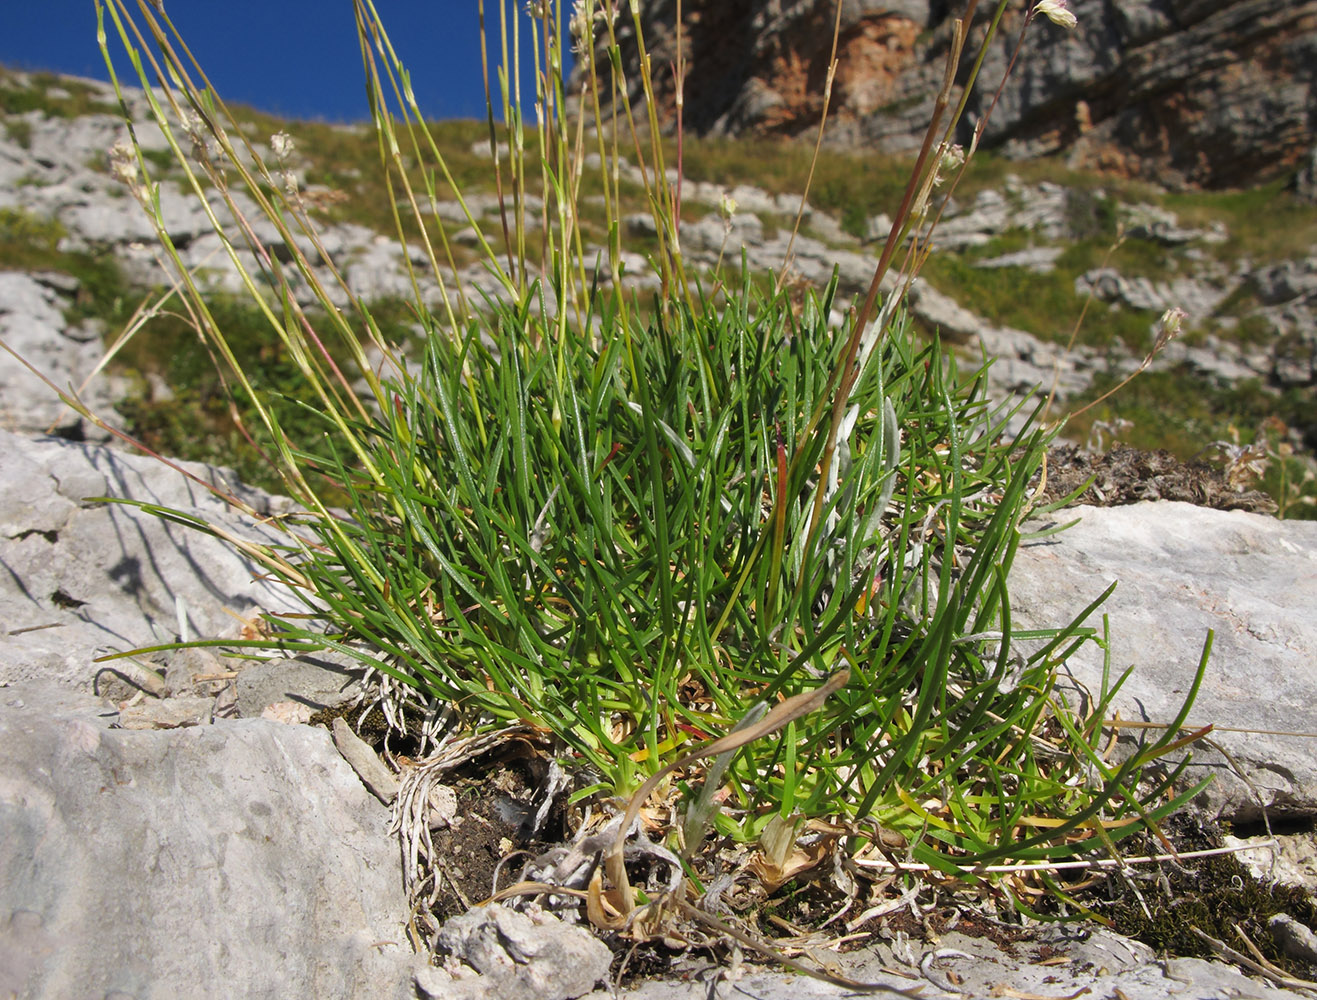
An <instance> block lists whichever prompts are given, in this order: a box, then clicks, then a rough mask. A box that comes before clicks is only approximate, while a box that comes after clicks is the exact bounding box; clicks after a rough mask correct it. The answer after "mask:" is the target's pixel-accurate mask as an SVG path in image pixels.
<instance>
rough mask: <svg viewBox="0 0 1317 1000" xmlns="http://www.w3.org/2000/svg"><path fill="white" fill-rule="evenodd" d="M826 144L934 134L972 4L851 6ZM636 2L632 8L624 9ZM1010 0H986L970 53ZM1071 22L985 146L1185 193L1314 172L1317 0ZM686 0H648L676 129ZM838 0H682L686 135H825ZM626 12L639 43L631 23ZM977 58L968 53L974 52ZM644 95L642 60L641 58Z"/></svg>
mask: <svg viewBox="0 0 1317 1000" xmlns="http://www.w3.org/2000/svg"><path fill="white" fill-rule="evenodd" d="M841 3H842V12H841V22H842V24H841V37H840V39H839V44H838V68H837V74H836V80H835V83H834V87H833V102H832V104H833V108H832V112H831V123H830V125H829V129H828V139H827V141H828V142H830V143H833V144H837V145H844V146H852V147H856V148H866V149H879V150H884V151H889V152H897V151H901V150H908V149H910V148H913V147H915V146H917V145H918V143H919V142H920V141H921V140H922V137H923V131H924V128H925V127H926V125H927V122H928V117H929V112H930V110H931V108H932V103H933V98H934V95H935V93H936V90H937V87H938V84H939V83H940V81H941V78H942V73H943V64H944V61H945V57H946V52H947V48H948V45H949V39H950V35H951V24H952V19H953V18H954V17H956V16H959V15H960V14H962V13H963V10H964V4H963V3H948V2H945V0H942V2H939V0H888V2H882V0H841ZM624 6H625V5H624ZM994 6H995V5H993V4H990V3H987V2H984V3H981V4H980V13H979V15H978V16H977V17H976V19H975V23H974V26H973V29H972V32H971V38H970V45H969V46H968V49H969V52H970V53H971V54H972V53H973V52H974V51H976V46H977V43H978V41H979V40H980V39H981V38H982V37H983V33H984V31H985V29H986V24H987V15H989V14H990V13H991V11H992V9H993V7H994ZM1071 8H1072V9H1073V10H1074V12H1075V14H1076V16H1077V17H1078V19H1079V26H1078V27H1077V28H1076V29H1075V30H1074V31H1071V32H1067V31H1065V30H1064V29H1062V28H1059V27H1057V26H1055V25H1053V24H1051V23H1050V22H1048V21H1047V20H1046V19H1044V18H1041V17H1040V18H1038V19H1036V20H1035V22H1034V23H1033V24H1032V25H1031V26H1030V28H1029V30H1028V32H1027V33H1026V36H1025V39H1024V43H1023V47H1022V49H1021V52H1020V57H1019V62H1018V63H1017V64H1016V67H1015V71H1014V73H1013V75H1012V77H1011V79H1010V80H1009V81H1008V82H1007V85H1006V88H1005V90H1004V91H1003V93H1002V95H1001V99H1000V101H999V103H998V105H997V107H996V108H995V109H994V110H993V112H992V117H991V119H990V121H989V124H988V127H987V130H986V132H985V136H984V145H985V146H986V147H990V148H997V149H999V150H1001V151H1003V152H1005V153H1006V154H1007V155H1011V156H1020V157H1026V156H1038V155H1048V154H1064V155H1065V156H1066V158H1067V160H1068V161H1069V162H1070V163H1072V164H1073V165H1076V166H1084V167H1097V168H1100V169H1103V170H1107V171H1112V172H1116V173H1119V174H1122V175H1128V176H1137V177H1143V178H1147V179H1150V180H1155V181H1158V182H1160V183H1163V184H1167V185H1169V186H1176V187H1179V186H1186V185H1196V186H1203V187H1233V186H1242V185H1249V184H1253V183H1256V182H1258V181H1259V180H1266V179H1270V178H1272V177H1275V176H1281V175H1283V174H1286V173H1290V174H1293V173H1294V172H1295V171H1297V170H1298V169H1299V168H1300V167H1302V166H1303V165H1304V164H1305V162H1306V160H1307V157H1308V154H1309V151H1310V150H1311V149H1312V147H1313V136H1314V131H1317V0H1071ZM675 15H676V2H675V0H649V2H646V3H644V4H642V14H641V18H642V25H643V28H644V31H645V37H646V41H647V45H648V48H649V51H650V54H651V60H652V61H651V65H652V66H653V67H655V77H656V79H655V90H656V97H657V100H658V103H659V106H660V117H661V120H663V121H664V122H665V125H666V126H667V127H669V128H671V127H673V126H674V125H675V100H674V97H675V90H676V88H675V79H674V77H673V70H672V66H673V65H674V63H675V57H676V38H677V33H676V24H675ZM835 16H836V7H834V6H833V3H832V2H831V0H684V2H683V5H682V18H683V22H684V23H683V25H682V39H683V54H684V57H685V62H686V70H687V72H686V82H685V105H684V123H685V127H686V128H687V129H688V130H689V131H691V132H694V133H696V134H715V135H740V134H754V135H780V136H798V135H810V136H812V135H813V133H814V130H815V129H816V128H817V126H818V121H819V116H820V114H821V113H822V108H823V89H824V86H823V85H824V80H825V78H826V74H827V64H828V56H829V52H830V50H831V43H832V27H833V20H834V17H835ZM628 20H629V17H628V15H626V14H625V13H624V14H623V16H622V17H621V18H620V19H619V22H618V24H619V29H620V33H621V34H622V35H623V37H624V40H626V41H625V42H624V52H625V51H630V52H634V46H633V45H631V44H629V38H630V37H631V36H632V35H633V29H632V28H631V27H630V25H629V24H626V23H625V22H627V21H628ZM1023 20H1024V4H1023V3H1021V4H1012V9H1011V10H1009V11H1008V12H1007V14H1006V15H1005V17H1004V18H1003V20H1002V25H1001V29H1000V31H999V32H998V35H997V37H996V38H995V40H994V42H993V45H992V47H991V49H990V51H989V53H988V56H987V58H986V60H985V62H984V66H983V70H982V74H981V76H980V82H979V88H978V91H977V93H976V94H975V95H974V96H973V97H972V98H971V101H970V103H969V106H968V109H967V113H966V116H965V121H964V123H963V124H962V131H963V133H964V134H963V135H962V136H961V138H962V139H964V140H967V139H968V137H969V134H970V129H971V127H972V123H973V122H974V121H975V120H976V117H977V116H978V115H981V114H982V113H983V112H984V111H985V109H986V107H987V103H988V101H989V100H990V97H991V93H992V91H993V90H994V89H995V88H996V86H997V83H998V82H999V81H1000V79H1001V76H1002V73H1003V71H1004V70H1005V68H1006V65H1007V62H1008V60H1009V58H1010V53H1011V51H1012V50H1013V49H1014V47H1015V44H1016V41H1017V39H1018V37H1019V33H1020V29H1021V26H1022V24H1023ZM967 61H968V59H967ZM624 65H625V66H626V73H627V79H628V82H629V84H630V92H631V94H632V97H633V98H637V97H638V96H639V85H638V73H637V71H636V68H635V64H634V58H632V59H631V60H630V62H626V61H625V57H624Z"/></svg>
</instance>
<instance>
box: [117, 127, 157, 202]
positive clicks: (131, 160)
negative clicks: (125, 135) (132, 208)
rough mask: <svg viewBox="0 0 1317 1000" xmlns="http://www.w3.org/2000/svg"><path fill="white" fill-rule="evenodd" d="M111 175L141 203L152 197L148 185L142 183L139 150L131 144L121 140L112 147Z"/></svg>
mask: <svg viewBox="0 0 1317 1000" xmlns="http://www.w3.org/2000/svg"><path fill="white" fill-rule="evenodd" d="M110 173H111V174H113V175H114V178H115V179H116V180H118V181H119V182H120V183H121V184H123V185H124V186H126V187H127V188H128V191H129V193H130V194H132V196H133V197H134V198H136V199H137V200H138V201H139V202H142V203H145V201H146V199H147V198H148V197H149V196H150V192H149V191H148V190H147V187H146V185H145V184H144V183H143V182H142V173H141V170H140V169H139V167H138V162H137V150H135V149H134V148H133V146H132V144H131V143H129V142H127V141H126V140H123V139H120V140H119V141H118V142H116V143H115V144H114V145H113V146H111V147H110Z"/></svg>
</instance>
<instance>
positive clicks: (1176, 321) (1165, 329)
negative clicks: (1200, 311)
mask: <svg viewBox="0 0 1317 1000" xmlns="http://www.w3.org/2000/svg"><path fill="white" fill-rule="evenodd" d="M1188 315H1189V314H1188V313H1186V312H1185V311H1184V310H1183V309H1181V308H1180V307H1179V306H1176V307H1175V308H1173V309H1167V310H1166V311H1165V312H1164V313H1162V318H1161V319H1160V320H1158V321H1157V340H1156V341H1155V342H1154V343H1153V345H1152V353H1153V354H1156V353H1157V352H1158V351H1160V350H1161V349H1162V348H1163V347H1165V346H1166V345H1167V344H1169V343H1170V342H1171V341H1172V340H1173V339H1175V337H1177V336H1178V335H1179V333H1180V327H1181V326H1182V325H1183V324H1184V320H1185V317H1186V316H1188Z"/></svg>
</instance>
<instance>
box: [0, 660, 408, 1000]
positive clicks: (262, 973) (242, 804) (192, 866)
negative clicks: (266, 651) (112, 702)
mask: <svg viewBox="0 0 1317 1000" xmlns="http://www.w3.org/2000/svg"><path fill="white" fill-rule="evenodd" d="M115 719H116V713H115V712H114V710H113V708H112V707H110V706H107V705H106V704H105V703H103V702H101V701H98V700H97V699H94V698H90V697H87V696H85V695H79V694H76V693H74V692H70V691H67V690H63V689H60V688H58V687H56V686H54V685H51V684H42V683H25V684H14V685H10V686H7V687H3V688H0V995H3V996H7V997H20V998H25V1000H26V998H35V997H52V998H53V997H90V996H96V997H102V996H103V997H111V996H113V997H137V998H140V1000H146V998H169V1000H175V998H193V997H196V998H201V997H216V996H231V997H251V998H269V1000H283V998H286V997H317V998H322V1000H323V998H351V997H364V996H370V997H381V998H390V997H397V998H402V997H406V996H411V995H413V994H412V991H411V980H412V976H413V974H414V971H415V970H414V963H415V959H414V958H413V956H412V952H411V947H410V944H409V942H408V941H407V937H406V931H405V925H406V921H407V904H406V896H405V894H404V892H403V889H402V881H401V877H400V869H399V864H398V858H397V847H396V846H395V845H394V844H393V843H392V842H391V839H390V838H389V837H388V836H387V827H388V820H389V817H388V812H387V810H386V809H385V808H384V807H383V806H381V805H380V804H379V803H378V802H377V801H376V800H375V799H374V798H373V797H372V796H371V795H370V794H369V793H368V792H367V791H366V790H365V788H363V787H362V785H361V782H360V781H359V780H358V779H357V776H356V775H355V774H354V773H353V772H352V770H351V769H350V768H349V767H348V765H347V764H346V763H345V762H344V761H343V760H342V758H341V757H339V755H338V753H337V752H336V751H335V749H334V746H333V743H332V742H331V741H330V738H329V734H328V733H326V732H325V731H324V730H321V729H312V728H309V727H306V726H285V725H280V724H278V723H274V722H265V721H262V720H243V721H234V722H219V723H217V724H216V725H214V726H205V727H197V728H185V729H176V730H170V731H154V732H139V731H129V730H123V729H114V728H111V727H112V725H113V724H114V722H115Z"/></svg>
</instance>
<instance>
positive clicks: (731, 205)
mask: <svg viewBox="0 0 1317 1000" xmlns="http://www.w3.org/2000/svg"><path fill="white" fill-rule="evenodd" d="M718 214H719V215H720V216H722V217H723V219H725V220H727V221H729V222H730V221H731V218H732V216H734V215H735V214H736V199H735V198H733V197H732V196H731V195H729V194H728V193H727V192H726V191H723V192H722V193H721V194H719V195H718Z"/></svg>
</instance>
